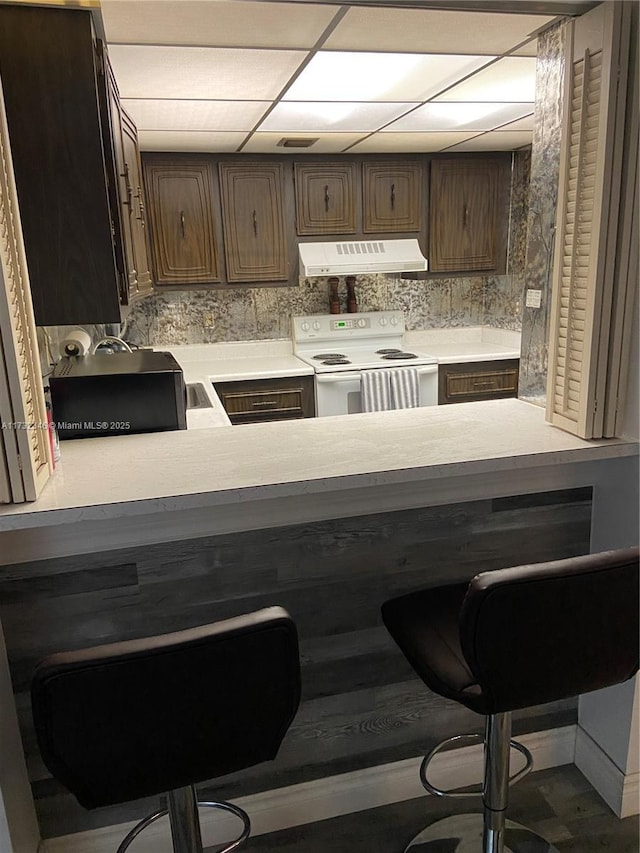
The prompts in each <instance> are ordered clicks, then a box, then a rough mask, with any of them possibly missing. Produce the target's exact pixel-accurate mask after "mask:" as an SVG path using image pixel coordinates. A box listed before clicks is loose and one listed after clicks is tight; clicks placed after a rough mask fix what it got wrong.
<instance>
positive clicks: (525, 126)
mask: <svg viewBox="0 0 640 853" xmlns="http://www.w3.org/2000/svg"><path fill="white" fill-rule="evenodd" d="M534 124H535V121H534V115H533V112H531V114H530V115H528V116H524V117H523V118H519V119H518V120H517V121H511V122H509V124H505V125H503V126H502V127H499V128H497V130H501V131H503V130H533V128H534Z"/></svg>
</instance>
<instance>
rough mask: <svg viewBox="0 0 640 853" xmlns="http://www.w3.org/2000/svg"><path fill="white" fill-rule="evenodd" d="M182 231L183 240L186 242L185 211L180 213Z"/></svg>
mask: <svg viewBox="0 0 640 853" xmlns="http://www.w3.org/2000/svg"><path fill="white" fill-rule="evenodd" d="M180 230H181V231H182V239H183V240H184V237H185V234H184V210H181V211H180Z"/></svg>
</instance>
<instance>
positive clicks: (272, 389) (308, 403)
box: [214, 376, 315, 424]
mask: <svg viewBox="0 0 640 853" xmlns="http://www.w3.org/2000/svg"><path fill="white" fill-rule="evenodd" d="M214 388H215V389H216V393H217V395H218V397H219V398H220V400H221V402H222V405H223V406H224V408H225V411H226V412H227V415H228V416H229V420H230V421H231V423H232V424H246V423H258V422H261V421H284V420H291V419H294V418H312V417H314V416H315V406H314V393H313V377H312V376H287V377H283V378H279V379H252V380H246V381H240V382H215V383H214Z"/></svg>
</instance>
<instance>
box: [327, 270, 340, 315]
mask: <svg viewBox="0 0 640 853" xmlns="http://www.w3.org/2000/svg"><path fill="white" fill-rule="evenodd" d="M338 283H339V279H338V277H337V276H335V275H332V276H331V278H330V279H329V313H330V314H339V313H340V297H339V296H338Z"/></svg>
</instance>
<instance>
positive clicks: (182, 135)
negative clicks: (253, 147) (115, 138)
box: [138, 130, 247, 153]
mask: <svg viewBox="0 0 640 853" xmlns="http://www.w3.org/2000/svg"><path fill="white" fill-rule="evenodd" d="M246 135H247V134H246V133H216V132H211V131H204V132H201V133H194V132H191V131H185V130H141V131H140V132H139V134H138V141H139V144H140V148H141V150H142V151H206V152H210V153H216V152H220V151H236V150H237V149H238V146H239V145H241V144H242V141H243V139H245V137H246Z"/></svg>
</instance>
